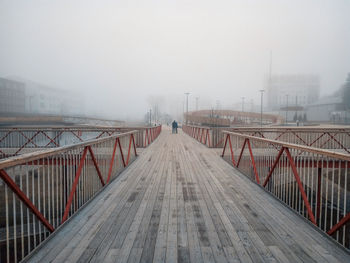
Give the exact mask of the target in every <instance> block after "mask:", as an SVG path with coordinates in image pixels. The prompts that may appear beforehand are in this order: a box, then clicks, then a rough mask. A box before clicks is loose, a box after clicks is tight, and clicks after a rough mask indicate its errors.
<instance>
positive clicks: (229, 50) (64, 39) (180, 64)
mask: <svg viewBox="0 0 350 263" xmlns="http://www.w3.org/2000/svg"><path fill="white" fill-rule="evenodd" d="M349 14H350V1H348V0H343V1H340V0H338V1H337V0H329V1H322V0H313V1H311V0H309V1H308V0H294V1H287V0H279V1H278V0H256V1H252V0H251V1H249V0H242V1H233V0H231V1H203V0H201V1H165V0H163V1H162V0H159V1H130V0H129V1H126V0H125V1H113V0H109V1H108V0H104V1H87V0H79V1H78V0H75V1H71V0H57V1H53V0H52V1H45V0H41V1H39V0H30V1H26V0H22V1H18V0H0V77H6V76H20V77H23V78H26V79H30V80H33V81H36V82H39V83H43V84H47V85H52V86H54V87H61V88H64V89H74V90H78V91H81V93H83V94H84V96H85V97H86V109H87V112H88V113H89V114H94V115H102V114H104V115H105V116H106V117H109V118H122V119H124V118H129V119H130V118H142V117H143V115H144V114H145V113H146V112H147V110H148V109H149V106H150V104H151V103H152V101H154V100H156V101H158V102H159V104H161V105H160V108H161V110H162V111H167V112H169V113H171V114H180V113H181V111H182V103H183V100H184V95H183V93H184V92H191V95H190V101H189V103H190V109H194V105H195V97H196V96H199V97H200V99H199V101H200V103H199V104H200V107H201V108H204V107H213V106H215V105H216V101H217V100H219V101H220V103H221V105H222V106H223V107H225V106H230V105H232V104H233V103H237V102H239V101H241V97H242V96H245V97H246V101H250V99H254V101H255V103H257V104H258V103H259V98H260V95H259V92H258V90H259V89H261V88H263V87H264V78H265V77H266V75H267V74H268V71H269V57H270V51H272V60H273V63H272V73H273V74H274V73H281V74H283V73H286V74H302V73H305V74H318V75H319V76H320V78H321V94H327V93H331V92H332V91H334V90H336V89H337V88H339V86H340V85H341V84H342V83H344V81H345V78H346V75H347V73H348V72H350V15H349Z"/></svg>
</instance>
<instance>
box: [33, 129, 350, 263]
mask: <svg viewBox="0 0 350 263" xmlns="http://www.w3.org/2000/svg"><path fill="white" fill-rule="evenodd" d="M28 260H29V261H30V262H130V263H131V262H152V261H153V262H288V261H289V262H350V255H349V254H348V253H347V252H346V251H345V250H343V249H342V248H340V247H339V246H338V245H336V244H335V243H334V242H333V241H332V240H330V239H329V238H327V237H326V236H324V235H322V234H321V233H320V232H318V231H317V230H316V229H315V228H314V227H312V226H311V225H310V224H308V223H307V222H305V220H304V219H302V218H301V217H299V216H298V215H296V214H295V213H294V212H293V211H291V210H289V209H288V208H286V207H285V206H283V205H282V204H281V203H280V202H278V201H277V200H276V199H274V198H273V197H272V196H271V195H269V194H268V193H266V192H264V190H263V189H261V188H260V187H259V186H257V185H255V184H254V183H252V182H251V181H250V180H249V179H247V178H246V177H244V176H243V175H241V174H240V173H239V172H238V171H237V170H235V169H234V168H232V167H231V166H230V165H229V164H228V163H226V162H225V161H224V160H222V159H221V158H220V157H219V155H218V154H217V152H215V149H209V148H207V147H205V146H203V145H201V144H200V143H198V142H197V141H195V140H193V139H192V138H190V137H189V136H187V135H185V134H183V133H182V132H181V131H180V132H179V134H171V132H170V130H167V129H164V131H163V132H162V134H161V135H160V137H159V138H158V139H157V141H155V142H154V143H153V144H152V145H151V146H150V147H148V148H147V149H145V150H144V151H143V152H142V154H141V155H140V157H139V158H138V159H137V160H136V161H135V162H134V163H133V164H132V165H131V166H130V167H129V168H128V169H126V170H125V171H124V172H123V173H122V174H120V176H119V177H118V178H117V179H116V180H115V181H113V182H112V183H111V184H110V185H109V186H108V187H107V188H106V189H105V190H104V191H103V192H102V193H101V194H100V195H98V196H97V197H96V198H95V199H94V200H93V201H92V202H91V203H89V204H88V205H87V206H86V207H85V208H84V209H83V210H82V211H81V212H80V213H79V214H78V215H77V216H75V217H74V218H72V220H70V221H69V222H68V223H67V224H66V225H64V226H63V227H62V228H61V229H60V230H59V231H58V232H57V233H56V234H55V235H54V236H53V238H52V239H50V240H48V242H46V243H45V244H44V245H43V246H42V247H41V248H40V249H39V250H38V251H37V252H36V253H35V254H34V255H33V256H32V257H31V258H29V259H28Z"/></svg>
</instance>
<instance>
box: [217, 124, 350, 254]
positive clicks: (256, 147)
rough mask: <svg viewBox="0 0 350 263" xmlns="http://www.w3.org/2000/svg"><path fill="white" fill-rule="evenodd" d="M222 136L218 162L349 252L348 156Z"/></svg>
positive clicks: (233, 134) (258, 139) (256, 139)
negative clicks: (246, 179) (267, 192)
mask: <svg viewBox="0 0 350 263" xmlns="http://www.w3.org/2000/svg"><path fill="white" fill-rule="evenodd" d="M224 134H225V141H224V146H223V152H222V157H224V158H225V159H226V160H227V161H229V162H230V163H231V164H232V165H233V166H234V167H236V168H237V169H239V170H240V171H241V172H242V173H243V174H244V175H246V176H247V177H249V178H250V179H251V180H253V181H254V182H256V183H257V184H259V185H261V186H262V187H263V188H265V189H266V190H267V191H269V192H270V193H272V194H273V195H274V196H275V197H276V198H278V199H280V200H281V201H282V202H284V203H285V204H286V205H288V206H289V207H291V208H292V209H294V210H295V211H296V212H297V213H299V214H300V215H301V216H303V217H305V218H308V219H309V220H310V221H311V222H312V223H313V224H314V225H316V226H318V227H319V228H320V229H321V230H323V231H324V232H326V233H328V234H329V235H331V236H332V237H333V238H334V239H335V240H337V241H338V242H339V243H341V244H342V245H343V246H345V247H347V248H349V247H350V244H349V238H350V233H349V230H350V226H349V224H350V213H349V212H350V196H349V195H350V193H349V184H350V178H349V176H350V171H349V169H350V155H349V154H344V153H338V152H335V151H329V150H325V149H319V148H314V147H309V146H302V145H297V144H291V143H285V142H281V141H277V140H270V139H265V138H258V137H254V136H249V135H243V134H240V133H233V132H226V131H225V132H224ZM225 152H228V153H229V154H228V156H227V155H226V156H225Z"/></svg>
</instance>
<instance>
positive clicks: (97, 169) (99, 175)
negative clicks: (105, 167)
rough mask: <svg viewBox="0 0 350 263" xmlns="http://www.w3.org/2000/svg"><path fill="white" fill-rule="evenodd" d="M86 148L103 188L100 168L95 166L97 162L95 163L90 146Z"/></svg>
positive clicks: (103, 183)
mask: <svg viewBox="0 0 350 263" xmlns="http://www.w3.org/2000/svg"><path fill="white" fill-rule="evenodd" d="M87 148H88V150H89V153H90V156H91V159H92V161H93V162H94V165H95V168H96V171H97V175H98V177H99V178H100V181H101V184H102V186H104V185H105V182H104V181H103V177H102V173H101V171H100V168H99V167H98V164H97V161H96V158H95V155H94V152H93V151H92V149H91V146H88V147H87Z"/></svg>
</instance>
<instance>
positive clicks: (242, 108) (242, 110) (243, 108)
mask: <svg viewBox="0 0 350 263" xmlns="http://www.w3.org/2000/svg"><path fill="white" fill-rule="evenodd" d="M244 99H245V97H242V112H244Z"/></svg>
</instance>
